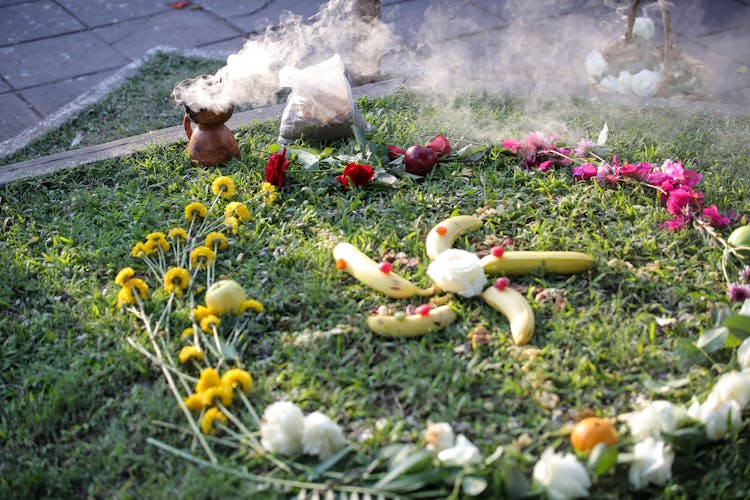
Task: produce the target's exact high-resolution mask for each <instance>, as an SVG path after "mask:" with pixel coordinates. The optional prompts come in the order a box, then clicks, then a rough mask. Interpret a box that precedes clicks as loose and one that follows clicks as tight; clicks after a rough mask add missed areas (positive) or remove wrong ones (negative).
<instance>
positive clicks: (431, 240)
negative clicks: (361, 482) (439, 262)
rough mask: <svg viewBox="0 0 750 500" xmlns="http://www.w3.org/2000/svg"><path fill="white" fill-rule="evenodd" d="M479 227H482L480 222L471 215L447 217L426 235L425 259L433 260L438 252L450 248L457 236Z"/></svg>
mask: <svg viewBox="0 0 750 500" xmlns="http://www.w3.org/2000/svg"><path fill="white" fill-rule="evenodd" d="M480 227H482V221H481V220H479V219H477V218H476V217H474V216H473V215H456V216H454V217H448V218H447V219H445V220H444V221H442V222H440V223H439V224H437V225H436V226H435V227H433V228H432V229H431V230H430V232H429V233H427V239H426V240H425V250H426V251H427V257H429V258H430V260H434V259H435V257H437V255H438V254H439V253H440V252H443V251H445V250H447V249H449V248H452V247H453V243H454V242H455V241H456V239H457V238H458V237H459V236H461V235H462V234H464V233H465V232H467V231H471V230H473V229H479V228H480Z"/></svg>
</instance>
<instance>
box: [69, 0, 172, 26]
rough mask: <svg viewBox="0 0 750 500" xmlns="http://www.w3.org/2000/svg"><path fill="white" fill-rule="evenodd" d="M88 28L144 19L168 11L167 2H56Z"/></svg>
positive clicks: (83, 0)
mask: <svg viewBox="0 0 750 500" xmlns="http://www.w3.org/2000/svg"><path fill="white" fill-rule="evenodd" d="M56 1H57V2H58V3H59V4H60V5H62V6H63V7H65V9H67V10H68V11H69V12H71V13H72V14H73V15H74V16H76V17H77V18H78V19H80V20H81V21H83V22H84V23H86V25H87V26H88V27H89V28H95V27H99V26H104V25H108V24H115V23H120V22H123V21H129V20H131V19H136V18H144V17H147V16H150V15H152V14H156V13H158V12H166V11H167V10H169V7H168V6H167V1H166V0H164V1H157V2H155V1H153V0H128V1H126V2H125V1H122V0H120V1H112V0H56Z"/></svg>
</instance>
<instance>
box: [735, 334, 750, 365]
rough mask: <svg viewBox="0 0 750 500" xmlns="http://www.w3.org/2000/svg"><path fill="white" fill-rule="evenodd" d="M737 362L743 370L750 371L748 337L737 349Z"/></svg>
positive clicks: (749, 344)
mask: <svg viewBox="0 0 750 500" xmlns="http://www.w3.org/2000/svg"><path fill="white" fill-rule="evenodd" d="M737 362H738V363H739V364H740V368H742V369H743V370H748V369H750V337H748V338H746V339H745V340H743V341H742V343H741V344H740V346H739V347H738V348H737Z"/></svg>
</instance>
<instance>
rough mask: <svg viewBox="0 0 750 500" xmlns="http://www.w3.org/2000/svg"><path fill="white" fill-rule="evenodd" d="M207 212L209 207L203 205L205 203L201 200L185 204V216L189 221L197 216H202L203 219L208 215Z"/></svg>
mask: <svg viewBox="0 0 750 500" xmlns="http://www.w3.org/2000/svg"><path fill="white" fill-rule="evenodd" d="M207 213H208V209H207V208H206V207H205V206H204V205H203V203H201V202H199V201H194V202H192V203H188V204H187V205H186V206H185V218H186V219H187V220H189V221H192V220H193V219H195V218H196V217H200V218H201V219H202V218H204V217H205V216H206V214H207Z"/></svg>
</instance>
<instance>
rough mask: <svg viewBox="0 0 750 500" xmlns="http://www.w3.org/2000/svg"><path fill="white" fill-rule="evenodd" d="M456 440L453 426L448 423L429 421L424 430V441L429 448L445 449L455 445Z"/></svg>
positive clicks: (438, 450) (435, 449) (434, 449)
mask: <svg viewBox="0 0 750 500" xmlns="http://www.w3.org/2000/svg"><path fill="white" fill-rule="evenodd" d="M454 441H455V435H454V433H453V428H452V427H451V425H450V424H448V423H445V422H438V423H429V424H428V425H427V429H425V431H424V442H425V446H426V447H427V449H428V450H433V451H437V452H440V451H443V450H445V449H448V448H451V447H453V442H454Z"/></svg>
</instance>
